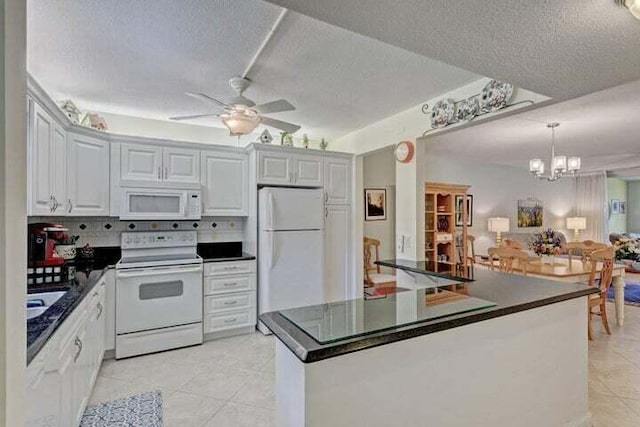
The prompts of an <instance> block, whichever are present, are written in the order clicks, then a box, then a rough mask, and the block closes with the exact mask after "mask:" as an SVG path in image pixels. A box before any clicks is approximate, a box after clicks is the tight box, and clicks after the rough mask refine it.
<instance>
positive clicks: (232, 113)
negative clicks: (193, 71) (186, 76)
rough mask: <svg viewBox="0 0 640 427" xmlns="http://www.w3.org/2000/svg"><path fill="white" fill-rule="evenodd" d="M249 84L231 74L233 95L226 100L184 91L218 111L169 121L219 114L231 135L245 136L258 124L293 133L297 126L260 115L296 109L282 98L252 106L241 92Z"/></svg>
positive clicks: (173, 118) (250, 101)
mask: <svg viewBox="0 0 640 427" xmlns="http://www.w3.org/2000/svg"><path fill="white" fill-rule="evenodd" d="M250 85H251V81H250V80H249V79H247V78H243V77H240V76H235V77H231V79H230V80H229V86H231V89H232V90H233V91H234V92H235V96H233V97H231V98H229V99H227V101H226V102H223V101H220V100H218V99H216V98H213V97H211V96H209V95H205V94H204V93H193V92H185V93H186V94H187V95H189V96H192V97H194V98H197V99H200V100H202V101H204V102H207V103H209V104H213V105H215V106H216V107H218V108H222V109H223V110H224V111H223V112H222V113H209V114H196V115H192V116H178V117H170V118H169V119H170V120H178V121H179V120H191V119H196V118H200V117H220V120H222V123H224V125H225V126H226V127H227V128H228V129H229V132H230V133H231V135H232V136H239V135H246V134H248V133H251V132H253V130H254V129H255V128H256V127H258V125H259V124H263V125H266V126H270V127H273V128H276V129H280V130H282V131H284V132H288V133H294V132H296V131H297V130H299V129H300V126H299V125H294V124H293V123H288V122H284V121H282V120H277V119H272V118H271V117H266V116H264V114H268V113H280V112H283V111H293V110H295V109H296V108H295V107H294V106H293V105H291V103H290V102H289V101H287V100H285V99H278V100H276V101H271V102H267V103H266V104H261V105H256V103H255V102H253V101H252V100H250V99H249V98H247V97H245V96H243V95H242V93H243V92H244V91H245V90H246V89H247V88H248V87H249V86H250Z"/></svg>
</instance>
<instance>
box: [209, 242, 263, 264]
mask: <svg viewBox="0 0 640 427" xmlns="http://www.w3.org/2000/svg"><path fill="white" fill-rule="evenodd" d="M198 255H200V257H201V258H202V259H203V261H204V262H225V261H245V260H252V259H256V257H255V256H253V255H251V254H248V253H246V252H243V251H242V242H214V243H198Z"/></svg>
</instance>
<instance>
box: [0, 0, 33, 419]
mask: <svg viewBox="0 0 640 427" xmlns="http://www.w3.org/2000/svg"><path fill="white" fill-rule="evenodd" d="M0 24H1V25H0V29H1V30H0V426H22V425H24V399H25V365H26V358H25V354H26V331H25V327H26V322H25V299H26V298H25V296H26V277H27V231H26V223H27V217H26V195H27V180H26V154H27V144H26V129H27V125H26V99H27V98H26V2H25V1H24V0H0Z"/></svg>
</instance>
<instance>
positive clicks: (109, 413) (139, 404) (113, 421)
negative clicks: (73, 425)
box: [80, 391, 162, 427]
mask: <svg viewBox="0 0 640 427" xmlns="http://www.w3.org/2000/svg"><path fill="white" fill-rule="evenodd" d="M80 427H162V393H160V392H159V391H151V392H147V393H139V394H134V395H132V396H129V397H125V398H122V399H116V400H111V401H109V402H104V403H98V404H95V405H89V406H87V409H85V411H84V415H83V416H82V422H81V423H80Z"/></svg>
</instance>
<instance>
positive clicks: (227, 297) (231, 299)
mask: <svg viewBox="0 0 640 427" xmlns="http://www.w3.org/2000/svg"><path fill="white" fill-rule="evenodd" d="M255 295H256V293H255V292H253V291H251V292H239V293H235V294H222V295H216V296H209V297H204V313H205V315H206V314H217V313H220V312H221V311H228V310H238V309H246V308H251V307H255V306H256V305H255V299H256V296H255Z"/></svg>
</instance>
